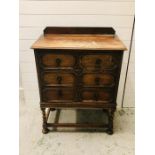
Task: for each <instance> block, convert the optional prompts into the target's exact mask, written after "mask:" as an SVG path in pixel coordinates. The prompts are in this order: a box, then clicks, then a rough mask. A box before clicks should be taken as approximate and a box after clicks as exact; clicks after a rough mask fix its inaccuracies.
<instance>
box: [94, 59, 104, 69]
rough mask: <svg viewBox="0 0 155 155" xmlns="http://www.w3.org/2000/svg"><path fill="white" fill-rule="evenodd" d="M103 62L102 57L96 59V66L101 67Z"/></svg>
mask: <svg viewBox="0 0 155 155" xmlns="http://www.w3.org/2000/svg"><path fill="white" fill-rule="evenodd" d="M101 63H102V60H101V59H96V62H95V66H96V67H100V66H101Z"/></svg>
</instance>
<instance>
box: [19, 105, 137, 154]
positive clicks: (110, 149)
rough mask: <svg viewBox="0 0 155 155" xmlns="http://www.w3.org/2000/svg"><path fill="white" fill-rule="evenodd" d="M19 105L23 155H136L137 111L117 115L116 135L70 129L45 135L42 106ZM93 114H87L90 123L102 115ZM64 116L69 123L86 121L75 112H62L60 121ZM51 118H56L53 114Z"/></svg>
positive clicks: (126, 110) (21, 152)
mask: <svg viewBox="0 0 155 155" xmlns="http://www.w3.org/2000/svg"><path fill="white" fill-rule="evenodd" d="M20 105H21V107H20V155H27V154H29V155H51V153H52V155H73V154H74V155H79V154H82V155H87V154H88V155H94V154H95V155H107V154H108V155H116V154H119V155H134V109H124V110H117V111H116V112H115V116H114V134H113V135H107V134H106V133H104V132H100V131H95V132H94V131H92V130H91V131H90V130H85V131H84V132H82V131H81V130H79V129H78V130H76V132H74V131H75V129H70V128H69V129H64V128H63V129H61V128H60V129H59V131H60V132H50V133H48V134H45V135H44V134H42V132H41V131H42V115H41V110H40V108H39V105H37V104H36V106H32V105H27V104H25V103H20ZM75 113H76V114H75ZM93 115H94V116H90V114H88V117H89V120H90V119H92V118H94V119H95V120H97V118H98V117H99V116H97V115H99V113H98V114H97V115H96V114H95V113H94V114H93ZM64 116H65V119H63V121H66V122H68V121H70V122H72V121H75V120H76V121H78V120H84V117H83V114H82V113H81V114H80V113H79V115H78V116H77V112H75V111H74V110H62V111H61V115H60V118H59V121H60V122H61V121H62V118H64ZM50 119H51V121H52V119H54V118H53V116H52V115H51V116H50ZM98 121H99V120H98Z"/></svg>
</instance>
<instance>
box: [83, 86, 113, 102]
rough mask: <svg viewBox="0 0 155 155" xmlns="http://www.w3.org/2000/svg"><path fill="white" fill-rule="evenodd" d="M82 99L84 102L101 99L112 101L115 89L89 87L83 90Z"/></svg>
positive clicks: (102, 100)
mask: <svg viewBox="0 0 155 155" xmlns="http://www.w3.org/2000/svg"><path fill="white" fill-rule="evenodd" d="M82 100H83V101H84V102H89V101H101V102H112V101H113V91H111V90H103V89H88V90H83V91H82Z"/></svg>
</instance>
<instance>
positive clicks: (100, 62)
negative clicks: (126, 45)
mask: <svg viewBox="0 0 155 155" xmlns="http://www.w3.org/2000/svg"><path fill="white" fill-rule="evenodd" d="M81 63H82V65H83V67H84V68H86V69H88V70H89V69H113V68H116V67H117V60H116V57H115V56H113V55H110V54H104V55H95V54H94V55H93V54H92V55H85V56H83V58H82V60H81Z"/></svg>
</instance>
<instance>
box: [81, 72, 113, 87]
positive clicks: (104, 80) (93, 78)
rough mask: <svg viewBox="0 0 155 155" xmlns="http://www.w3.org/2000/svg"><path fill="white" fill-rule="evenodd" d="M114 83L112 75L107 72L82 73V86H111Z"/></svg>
mask: <svg viewBox="0 0 155 155" xmlns="http://www.w3.org/2000/svg"><path fill="white" fill-rule="evenodd" d="M114 83H115V81H114V76H113V75H112V74H109V73H103V74H84V75H83V85H84V86H100V87H102V86H113V85H114Z"/></svg>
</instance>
